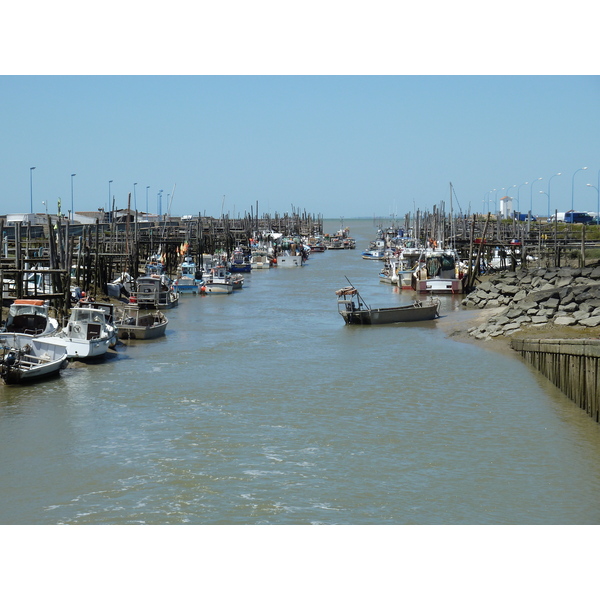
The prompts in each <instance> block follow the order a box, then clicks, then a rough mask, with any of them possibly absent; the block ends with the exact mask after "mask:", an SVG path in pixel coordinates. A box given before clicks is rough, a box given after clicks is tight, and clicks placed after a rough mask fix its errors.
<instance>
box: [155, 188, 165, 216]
mask: <svg viewBox="0 0 600 600" xmlns="http://www.w3.org/2000/svg"><path fill="white" fill-rule="evenodd" d="M162 193H163V190H158V194H156V208H157V211H156V212H157V213H158V217H159V219H160V213H161V211H162Z"/></svg>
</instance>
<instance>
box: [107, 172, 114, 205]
mask: <svg viewBox="0 0 600 600" xmlns="http://www.w3.org/2000/svg"><path fill="white" fill-rule="evenodd" d="M112 182H113V180H112V179H110V180H109V181H108V207H107V209H108V210H110V184H111V183H112Z"/></svg>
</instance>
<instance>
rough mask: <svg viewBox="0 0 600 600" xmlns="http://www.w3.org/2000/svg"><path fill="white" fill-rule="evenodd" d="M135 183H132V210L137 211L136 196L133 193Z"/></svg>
mask: <svg viewBox="0 0 600 600" xmlns="http://www.w3.org/2000/svg"><path fill="white" fill-rule="evenodd" d="M136 185H137V183H134V184H133V210H135V212H137V196H136V195H135V186H136Z"/></svg>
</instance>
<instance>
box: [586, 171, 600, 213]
mask: <svg viewBox="0 0 600 600" xmlns="http://www.w3.org/2000/svg"><path fill="white" fill-rule="evenodd" d="M587 185H588V186H589V187H593V188H594V189H595V190H596V192H598V205H597V207H596V218H595V219H594V221H595V222H596V224H598V223H600V171H598V187H596V186H595V185H592V184H591V183H588V184H587Z"/></svg>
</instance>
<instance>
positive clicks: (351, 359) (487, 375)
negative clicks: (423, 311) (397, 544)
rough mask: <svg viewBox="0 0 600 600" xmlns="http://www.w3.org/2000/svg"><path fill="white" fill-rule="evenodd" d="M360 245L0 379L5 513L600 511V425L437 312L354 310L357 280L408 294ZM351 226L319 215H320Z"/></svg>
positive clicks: (585, 519) (259, 274)
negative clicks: (92, 357) (420, 316)
mask: <svg viewBox="0 0 600 600" xmlns="http://www.w3.org/2000/svg"><path fill="white" fill-rule="evenodd" d="M344 225H345V226H349V227H350V235H352V236H353V237H355V238H356V240H357V247H356V250H337V251H332V250H330V251H326V252H324V253H319V254H313V255H312V256H311V257H310V259H309V261H308V263H307V264H306V266H304V267H301V268H272V269H268V270H258V271H253V272H252V273H249V274H246V275H245V284H244V289H243V290H241V291H239V292H235V293H234V294H231V295H224V296H207V297H201V296H191V295H185V296H182V298H181V300H180V303H179V306H178V307H176V308H174V309H172V310H170V311H168V312H167V316H168V318H169V326H168V328H167V335H166V336H165V337H164V338H162V339H156V340H148V341H126V342H125V343H124V344H123V345H120V346H119V347H118V348H117V350H116V352H114V353H112V355H111V356H110V357H109V358H107V359H106V360H103V361H101V362H99V363H94V364H82V363H72V364H71V365H70V366H69V368H67V369H66V370H65V371H63V372H62V374H61V376H60V377H58V378H56V379H53V380H49V381H46V382H42V383H38V384H36V385H31V386H22V387H19V386H6V385H4V386H2V388H0V457H1V460H0V482H1V484H2V485H1V488H2V492H1V493H2V501H1V503H0V523H1V524H4V525H8V524H172V525H175V524H213V525H216V524H235V525H244V524H279V525H291V524H339V525H352V524H370V525H375V524H397V525H400V524H404V525H408V524H434V525H444V524H463V525H466V524H482V525H490V524H597V523H600V504H599V503H598V497H599V496H600V460H599V457H600V429H599V428H598V424H596V423H594V422H593V421H592V420H591V419H590V418H589V417H587V416H586V415H585V414H584V413H583V412H582V411H580V410H579V409H577V408H576V407H575V406H574V405H573V404H572V403H571V402H570V401H569V400H568V399H567V398H566V397H565V396H564V395H563V394H562V393H561V392H560V391H558V390H557V389H556V388H555V387H554V386H553V385H552V384H551V383H550V382H548V381H547V380H546V379H544V378H543V377H542V376H541V375H540V374H538V373H536V372H535V371H534V370H533V369H532V368H531V367H529V366H528V365H526V364H525V363H524V362H522V361H521V359H520V358H519V356H518V355H517V354H516V353H515V354H514V356H512V355H510V354H506V353H499V352H494V351H492V350H487V349H482V348H481V347H479V346H475V345H473V344H468V343H461V342H457V341H455V340H453V339H452V338H449V337H448V336H447V333H446V331H444V329H443V328H442V327H441V326H440V323H441V322H443V320H444V319H451V318H453V315H455V314H457V313H458V312H459V311H462V310H464V309H462V308H461V306H460V298H458V297H442V306H441V314H442V318H441V319H439V320H437V321H433V322H426V323H412V324H396V325H382V326H374V327H360V326H347V325H345V324H344V321H343V319H342V318H341V316H340V315H339V314H338V313H337V307H336V300H337V299H336V295H335V291H336V290H337V289H339V288H341V287H343V286H345V285H347V283H348V282H347V280H346V277H348V278H349V280H350V281H351V282H352V283H353V284H354V285H355V286H356V287H357V288H358V289H359V291H360V292H361V294H362V295H363V297H364V298H365V300H366V301H367V302H368V303H369V304H371V305H372V306H392V305H394V304H404V303H408V302H410V301H411V300H412V299H413V297H414V293H413V292H412V291H399V290H398V289H397V288H395V287H393V286H390V285H387V284H382V283H379V280H378V272H379V270H380V268H381V266H382V263H381V262H379V261H371V260H362V259H361V251H362V250H363V249H364V248H365V247H366V246H367V245H368V242H369V240H370V239H373V238H374V237H375V234H376V228H375V226H374V223H373V221H372V220H346V222H345V223H344ZM339 228H340V223H339V222H338V221H326V223H325V229H326V231H327V232H335V231H336V230H337V229H339Z"/></svg>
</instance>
